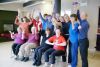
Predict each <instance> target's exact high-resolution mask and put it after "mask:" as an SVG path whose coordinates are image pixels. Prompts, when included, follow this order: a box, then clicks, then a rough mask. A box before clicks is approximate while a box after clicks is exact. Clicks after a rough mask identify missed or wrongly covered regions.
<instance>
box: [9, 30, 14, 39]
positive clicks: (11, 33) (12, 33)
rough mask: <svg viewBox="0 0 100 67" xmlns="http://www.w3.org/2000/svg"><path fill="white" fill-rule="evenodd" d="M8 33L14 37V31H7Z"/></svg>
mask: <svg viewBox="0 0 100 67" xmlns="http://www.w3.org/2000/svg"><path fill="white" fill-rule="evenodd" d="M9 33H10V35H11V39H14V38H15V36H14V32H11V31H9Z"/></svg>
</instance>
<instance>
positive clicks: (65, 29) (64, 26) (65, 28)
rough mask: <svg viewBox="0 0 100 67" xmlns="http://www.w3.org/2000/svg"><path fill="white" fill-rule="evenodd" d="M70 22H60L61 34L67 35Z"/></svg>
mask: <svg viewBox="0 0 100 67" xmlns="http://www.w3.org/2000/svg"><path fill="white" fill-rule="evenodd" d="M70 24H71V22H70V21H69V22H62V32H63V34H69V27H70Z"/></svg>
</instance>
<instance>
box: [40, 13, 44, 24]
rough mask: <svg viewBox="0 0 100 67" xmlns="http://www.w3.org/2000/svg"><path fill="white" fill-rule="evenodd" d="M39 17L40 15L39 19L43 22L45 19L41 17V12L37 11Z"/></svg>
mask: <svg viewBox="0 0 100 67" xmlns="http://www.w3.org/2000/svg"><path fill="white" fill-rule="evenodd" d="M39 17H40V19H41V21H42V23H43V22H44V21H45V19H44V18H43V17H42V15H41V13H39Z"/></svg>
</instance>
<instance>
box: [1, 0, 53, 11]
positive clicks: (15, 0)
mask: <svg viewBox="0 0 100 67" xmlns="http://www.w3.org/2000/svg"><path fill="white" fill-rule="evenodd" d="M29 1H33V3H35V2H39V1H51V0H7V1H6V0H5V2H3V3H0V10H11V11H16V10H17V9H18V8H20V9H22V8H23V4H24V3H26V2H29Z"/></svg>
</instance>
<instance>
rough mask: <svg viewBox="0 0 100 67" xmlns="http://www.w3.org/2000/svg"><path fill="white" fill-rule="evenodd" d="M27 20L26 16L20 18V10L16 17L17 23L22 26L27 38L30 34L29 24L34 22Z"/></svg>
mask: <svg viewBox="0 0 100 67" xmlns="http://www.w3.org/2000/svg"><path fill="white" fill-rule="evenodd" d="M20 19H22V21H20ZM26 20H27V18H26V17H23V18H20V17H19V12H18V16H17V17H16V19H15V24H16V25H18V27H20V28H21V29H22V31H24V32H25V36H26V38H27V37H28V34H29V26H30V25H31V24H32V22H31V21H30V22H27V21H26ZM26 38H25V39H26Z"/></svg>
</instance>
